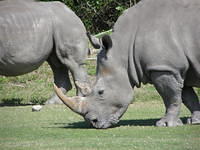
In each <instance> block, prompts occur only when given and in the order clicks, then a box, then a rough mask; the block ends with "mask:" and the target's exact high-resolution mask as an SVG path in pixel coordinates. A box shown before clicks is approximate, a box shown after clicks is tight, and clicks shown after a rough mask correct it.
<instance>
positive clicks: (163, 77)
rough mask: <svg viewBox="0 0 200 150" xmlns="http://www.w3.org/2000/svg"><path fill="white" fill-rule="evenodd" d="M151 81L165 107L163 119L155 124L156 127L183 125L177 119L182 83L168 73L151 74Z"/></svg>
mask: <svg viewBox="0 0 200 150" xmlns="http://www.w3.org/2000/svg"><path fill="white" fill-rule="evenodd" d="M151 79H152V82H153V84H154V86H155V88H156V90H157V91H158V93H159V94H160V96H161V97H162V98H163V101H164V104H165V107H166V113H165V115H164V117H163V118H161V119H160V120H159V121H157V122H156V126H169V127H171V126H180V125H182V124H183V123H182V121H181V120H180V119H179V117H178V116H179V113H180V107H181V103H182V97H181V95H182V87H183V86H182V85H183V83H181V80H179V79H177V77H175V76H174V75H173V74H171V73H169V72H152V74H151Z"/></svg>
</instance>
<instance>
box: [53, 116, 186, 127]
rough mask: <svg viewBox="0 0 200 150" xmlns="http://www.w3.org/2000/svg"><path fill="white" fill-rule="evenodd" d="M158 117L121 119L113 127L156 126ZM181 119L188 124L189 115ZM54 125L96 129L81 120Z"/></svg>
mask: <svg viewBox="0 0 200 150" xmlns="http://www.w3.org/2000/svg"><path fill="white" fill-rule="evenodd" d="M158 120H159V118H158V119H136V120H120V121H119V123H118V124H117V125H115V126H112V127H111V128H115V127H120V126H155V124H156V121H158ZM181 120H182V121H183V123H184V124H186V120H187V117H182V118H181ZM54 125H60V127H58V128H63V129H94V128H93V127H92V126H91V125H90V124H89V123H87V122H84V121H80V122H74V123H70V124H67V125H66V123H55V124H54Z"/></svg>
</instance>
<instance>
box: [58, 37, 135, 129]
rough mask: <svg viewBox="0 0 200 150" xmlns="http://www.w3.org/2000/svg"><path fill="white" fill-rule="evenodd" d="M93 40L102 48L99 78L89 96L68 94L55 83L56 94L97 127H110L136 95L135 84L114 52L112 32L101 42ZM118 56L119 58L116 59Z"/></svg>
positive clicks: (98, 67) (97, 77) (94, 43)
mask: <svg viewBox="0 0 200 150" xmlns="http://www.w3.org/2000/svg"><path fill="white" fill-rule="evenodd" d="M90 40H91V42H92V44H93V46H95V47H96V48H100V49H101V50H100V53H99V54H98V56H97V74H96V82H95V83H94V85H93V88H92V89H91V92H90V94H89V95H87V96H86V97H81V96H76V97H67V96H65V95H64V94H63V93H62V92H61V90H60V89H59V88H58V87H56V86H54V88H55V91H56V93H57V95H58V96H59V97H60V99H61V100H62V101H63V102H64V104H65V105H67V106H68V107H69V108H70V109H71V110H72V111H74V112H76V113H78V114H80V115H81V116H83V117H84V119H85V120H86V121H89V122H90V123H91V124H92V126H93V127H95V128H108V127H110V126H112V125H114V124H117V123H118V121H119V119H120V117H121V116H122V115H123V114H124V112H125V111H126V110H127V108H128V105H129V104H130V102H131V100H132V98H133V95H132V87H131V85H130V82H129V77H128V74H127V70H126V65H125V64H123V63H121V62H122V61H123V60H119V59H120V57H118V56H116V55H114V54H112V51H114V50H115V49H114V47H113V42H112V39H111V38H110V36H104V37H103V38H102V39H101V40H100V42H99V41H98V40H94V39H92V37H90ZM116 60H117V61H116Z"/></svg>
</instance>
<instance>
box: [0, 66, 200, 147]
mask: <svg viewBox="0 0 200 150" xmlns="http://www.w3.org/2000/svg"><path fill="white" fill-rule="evenodd" d="M86 64H87V65H86V67H87V68H88V74H89V75H91V76H94V74H95V67H94V64H95V62H86ZM52 82H53V78H52V72H51V70H50V68H49V67H48V65H47V63H45V64H44V65H42V66H41V67H40V68H39V69H38V70H36V71H34V72H32V73H29V74H26V75H23V76H18V77H10V78H7V77H3V76H0V104H1V107H0V150H11V149H12V150H199V148H200V125H193V126H191V125H184V126H181V127H173V128H158V127H155V126H154V124H155V121H156V120H158V119H159V118H160V117H162V115H163V114H164V106H163V103H162V100H161V98H160V96H159V95H158V94H157V92H156V91H155V89H154V87H153V86H151V85H145V86H142V88H140V89H136V90H135V99H136V100H135V101H134V102H133V104H131V105H130V106H129V109H128V111H127V112H126V113H125V115H124V116H123V117H122V119H121V121H120V122H119V124H118V126H116V127H114V128H110V129H106V130H96V129H93V128H90V126H89V125H88V124H86V123H85V122H84V120H83V118H81V117H80V116H78V115H76V114H75V113H73V112H71V111H70V110H69V109H68V108H66V107H65V106H64V105H46V106H44V107H43V109H42V110H41V111H40V112H32V111H31V107H32V106H31V105H27V104H30V103H33V104H36V103H43V102H45V101H46V100H47V99H48V98H49V97H50V96H51V95H52V91H53V89H52ZM196 91H197V93H198V95H200V90H197V89H196ZM74 93H75V90H72V91H70V93H69V94H71V95H74ZM22 104H23V105H22ZM13 105H18V106H13ZM188 116H190V113H189V112H188V110H187V109H186V108H185V107H182V111H181V117H182V119H183V121H185V118H186V117H188Z"/></svg>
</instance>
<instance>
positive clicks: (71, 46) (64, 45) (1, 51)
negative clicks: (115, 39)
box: [0, 0, 88, 103]
mask: <svg viewBox="0 0 200 150" xmlns="http://www.w3.org/2000/svg"><path fill="white" fill-rule="evenodd" d="M87 53H88V38H87V34H86V29H85V27H84V25H83V23H82V22H81V20H80V19H79V18H78V17H77V16H76V15H75V13H73V12H72V11H71V10H70V9H69V8H67V7H66V6H65V5H64V4H63V3H61V2H36V1H34V0H3V1H0V75H5V76H17V75H22V74H25V73H28V72H31V71H33V70H35V69H37V68H38V67H39V66H40V65H41V64H42V63H43V62H44V61H47V62H48V63H49V65H50V66H51V68H52V70H53V74H54V80H55V83H56V84H57V86H59V87H60V88H62V91H63V92H65V91H68V90H70V89H71V84H70V79H69V75H68V72H69V71H70V72H71V73H72V76H73V80H74V81H75V83H77V89H78V94H81V93H82V94H86V93H85V92H86V90H87V89H86V90H85V89H84V87H85V88H87V86H88V79H87V73H86V71H85V70H84V68H83V67H82V64H83V62H84V60H85V58H86V56H87ZM79 85H81V87H80V86H79ZM81 88H82V89H81ZM59 102H61V101H60V100H59V99H58V97H57V96H56V95H55V96H53V97H52V98H51V99H50V100H49V101H48V102H47V103H59ZM61 103H62V102H61Z"/></svg>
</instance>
